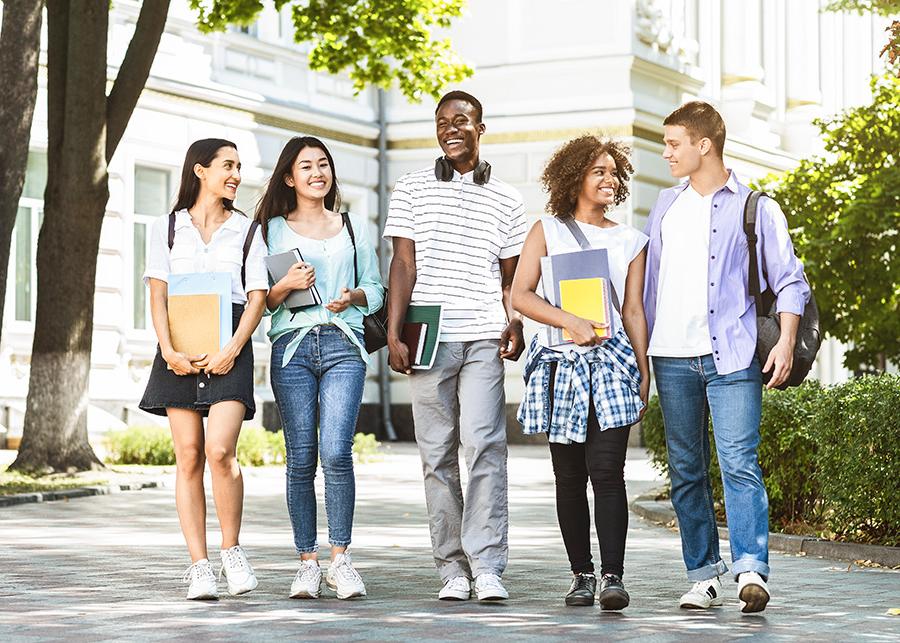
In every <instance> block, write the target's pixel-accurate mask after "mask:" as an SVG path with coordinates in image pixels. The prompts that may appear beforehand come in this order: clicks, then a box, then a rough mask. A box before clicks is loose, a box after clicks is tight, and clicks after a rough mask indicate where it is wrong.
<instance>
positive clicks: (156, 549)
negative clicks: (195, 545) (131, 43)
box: [0, 445, 900, 643]
mask: <svg viewBox="0 0 900 643" xmlns="http://www.w3.org/2000/svg"><path fill="white" fill-rule="evenodd" d="M245 478H246V502H245V517H244V529H243V532H242V538H241V540H242V543H243V545H244V546H245V548H246V549H247V551H248V553H249V556H250V560H251V562H252V563H253V565H254V567H255V568H256V570H257V575H258V576H259V579H260V586H259V588H258V589H257V590H256V591H254V592H252V593H250V594H248V595H246V596H243V597H238V598H233V597H230V596H228V595H227V594H225V596H223V598H222V599H221V600H220V601H218V602H217V603H197V602H189V601H185V600H184V599H183V596H184V591H185V586H183V585H181V583H180V580H181V574H182V572H183V571H184V568H185V567H186V566H187V565H188V563H189V560H188V558H187V553H186V549H185V547H184V543H183V540H182V537H181V534H180V532H179V529H178V521H177V516H176V514H175V504H174V498H173V488H172V487H171V486H169V487H167V488H163V489H151V490H143V491H135V492H127V493H122V494H116V495H111V496H101V497H95V498H83V499H74V500H70V501H60V502H54V503H45V504H35V505H23V506H18V507H9V508H6V509H0V640H3V641H7V640H29V641H41V640H61V639H83V640H91V641H95V640H108V639H129V640H170V639H184V640H189V639H190V640H200V639H226V640H232V639H233V640H272V639H301V638H302V639H307V640H341V641H345V640H389V639H393V640H412V639H415V640H417V641H440V640H448V639H450V640H462V639H469V640H473V639H475V638H477V639H484V638H488V637H490V638H492V639H532V640H544V639H549V638H560V639H563V638H567V639H572V638H573V637H576V638H579V639H583V638H585V637H590V638H602V639H604V640H607V639H608V640H631V639H641V640H642V641H643V642H644V643H649V642H651V641H670V640H672V641H674V640H686V639H693V640H697V639H702V640H724V639H730V638H738V637H740V638H747V637H752V638H754V639H755V640H795V639H804V640H806V641H817V640H834V641H839V640H851V639H866V640H874V641H879V640H885V641H887V640H892V641H893V640H897V639H898V638H900V617H891V616H887V615H886V612H887V610H888V609H890V608H895V607H900V572H897V571H891V570H885V569H861V568H857V567H855V566H849V567H848V564H847V563H838V562H834V561H828V560H824V559H814V558H806V557H796V556H789V555H782V554H773V555H772V560H771V563H772V567H773V576H772V578H771V588H772V591H773V595H774V598H773V600H772V602H771V603H770V607H769V609H767V610H766V612H765V613H764V615H741V614H740V612H739V611H738V607H737V601H736V599H734V597H733V595H732V596H729V597H728V598H727V599H726V605H725V607H723V608H718V609H715V610H711V611H707V612H693V611H683V610H679V609H678V607H677V600H678V596H679V595H680V594H681V592H682V591H684V590H685V589H686V587H687V585H688V583H687V582H686V581H685V578H684V572H683V565H682V563H681V555H680V544H679V540H678V536H677V534H675V533H673V532H671V531H670V530H667V529H665V528H662V527H658V526H655V525H652V524H650V523H648V522H644V521H643V520H641V519H639V518H637V517H635V516H633V515H632V519H631V526H630V530H629V536H628V538H629V539H628V549H627V555H626V578H625V580H626V586H627V588H628V590H629V592H630V593H631V597H632V603H631V606H630V607H628V608H627V609H626V610H625V611H624V612H622V613H604V612H601V611H600V610H599V608H596V607H595V608H566V607H565V606H564V605H563V602H562V597H563V595H564V594H565V591H566V590H567V589H568V584H569V580H570V574H569V572H568V565H567V562H566V556H565V550H564V549H563V546H562V541H561V538H560V535H559V531H558V528H557V525H556V517H555V509H554V489H553V477H552V471H551V467H550V461H549V456H548V453H547V451H546V447H542V446H517V447H513V448H511V454H510V480H511V484H510V518H511V530H510V565H509V569H508V571H507V573H506V575H505V582H506V584H507V587H508V588H509V590H510V594H511V598H510V600H509V601H507V602H505V603H491V604H479V603H478V602H476V601H470V602H465V603H444V602H440V601H437V600H436V598H435V597H436V594H437V591H438V589H439V581H438V577H437V574H436V572H435V570H434V567H433V562H432V558H431V553H430V540H429V535H428V528H427V516H426V513H425V501H424V495H423V491H422V480H421V468H420V465H419V461H418V456H417V454H416V451H415V447H414V446H413V445H397V446H393V447H392V448H390V449H389V450H387V451H386V453H385V455H384V457H383V458H382V460H381V461H380V462H376V463H370V464H364V465H358V467H357V514H356V520H355V527H354V544H353V547H352V551H353V555H354V563H355V564H356V566H357V568H358V569H359V571H360V573H361V574H362V576H363V578H364V580H365V581H366V585H367V588H368V592H369V596H368V597H367V598H365V599H361V600H356V601H352V602H349V601H338V600H337V599H335V598H333V594H331V593H329V592H326V593H325V597H324V598H322V599H319V600H317V601H293V600H290V599H288V598H287V592H288V588H289V586H290V583H291V580H292V578H293V574H294V572H295V570H296V563H295V560H294V554H293V547H292V539H291V534H290V526H289V523H288V518H287V511H286V508H285V502H284V477H283V472H282V470H281V469H278V468H272V469H254V470H248V471H246V472H245ZM626 478H627V479H628V488H629V497H630V499H633V498H634V497H635V496H637V495H638V494H640V493H643V492H646V491H648V490H649V489H651V488H652V487H654V486H657V485H658V484H659V480H658V478H657V477H656V475H655V473H654V472H653V471H652V470H651V469H650V468H649V466H648V464H647V461H646V459H645V456H644V453H643V452H642V451H640V450H633V451H631V452H630V453H629V461H628V465H627V468H626ZM318 482H319V483H321V476H320V479H319V481H318ZM207 488H209V486H207ZM322 497H323V496H322V493H321V491H320V493H319V498H320V513H319V521H320V522H319V534H320V540H321V541H322V542H324V540H325V538H324V535H325V534H326V533H327V532H326V531H325V517H324V509H323V508H322V505H321V498H322ZM210 507H212V503H211V501H210ZM210 513H211V514H212V509H210ZM209 525H210V551H211V552H212V553H213V556H212V557H211V558H213V559H216V558H217V556H215V553H216V549H217V546H218V542H217V539H218V534H217V530H216V528H215V520H214V517H211V518H210V520H209ZM595 547H596V545H595ZM723 555H725V556H726V560H728V559H729V557H728V556H727V543H723ZM596 558H598V556H597V555H596V552H595V559H596ZM216 567H218V565H216ZM220 587H221V590H222V591H223V593H224V583H221V584H220ZM731 589H732V588H731V587H729V591H731Z"/></svg>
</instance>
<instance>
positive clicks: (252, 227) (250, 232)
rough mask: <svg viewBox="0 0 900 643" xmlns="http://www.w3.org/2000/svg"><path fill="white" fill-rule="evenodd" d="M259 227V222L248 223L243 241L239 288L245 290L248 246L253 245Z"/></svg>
mask: <svg viewBox="0 0 900 643" xmlns="http://www.w3.org/2000/svg"><path fill="white" fill-rule="evenodd" d="M258 227H259V221H256V220H253V221H251V222H250V229H249V230H248V231H247V238H246V239H244V259H243V261H241V286H243V288H244V290H247V257H248V256H249V255H250V246H252V245H253V237H254V235H255V234H256V229H257V228H258Z"/></svg>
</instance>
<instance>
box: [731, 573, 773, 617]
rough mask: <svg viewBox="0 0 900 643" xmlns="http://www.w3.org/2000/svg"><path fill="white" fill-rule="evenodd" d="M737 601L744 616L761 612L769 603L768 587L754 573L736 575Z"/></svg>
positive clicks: (760, 577)
mask: <svg viewBox="0 0 900 643" xmlns="http://www.w3.org/2000/svg"><path fill="white" fill-rule="evenodd" d="M738 599H739V600H740V601H741V611H742V612H744V614H751V613H753V612H761V611H763V610H764V609H766V604H767V603H768V602H769V587H768V585H766V581H764V580H763V579H762V576H760V575H759V574H757V573H756V572H744V573H743V574H738Z"/></svg>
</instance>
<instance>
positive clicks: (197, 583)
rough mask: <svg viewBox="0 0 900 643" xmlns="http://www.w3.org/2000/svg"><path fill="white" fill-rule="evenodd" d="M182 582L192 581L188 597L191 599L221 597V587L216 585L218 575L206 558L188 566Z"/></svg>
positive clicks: (203, 599)
mask: <svg viewBox="0 0 900 643" xmlns="http://www.w3.org/2000/svg"><path fill="white" fill-rule="evenodd" d="M181 582H182V583H190V585H189V586H188V592H187V599H188V600H189V601H209V600H216V599H218V598H219V588H218V587H217V586H216V575H215V574H214V573H213V569H212V565H210V564H209V561H208V560H207V559H206V558H204V559H203V560H198V561H197V562H196V563H194V564H193V565H191V566H190V567H188V568H187V570H186V571H185V572H184V576H183V577H182V578H181Z"/></svg>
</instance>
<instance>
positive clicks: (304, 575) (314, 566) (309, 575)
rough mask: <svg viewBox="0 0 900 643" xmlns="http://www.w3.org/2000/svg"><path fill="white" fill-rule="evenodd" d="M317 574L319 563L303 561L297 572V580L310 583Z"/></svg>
mask: <svg viewBox="0 0 900 643" xmlns="http://www.w3.org/2000/svg"><path fill="white" fill-rule="evenodd" d="M318 573H319V563H317V562H316V561H314V560H304V561H302V562H301V563H300V569H298V570H297V578H298V579H299V580H300V581H311V580H313V579H315V577H316V574H318Z"/></svg>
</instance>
